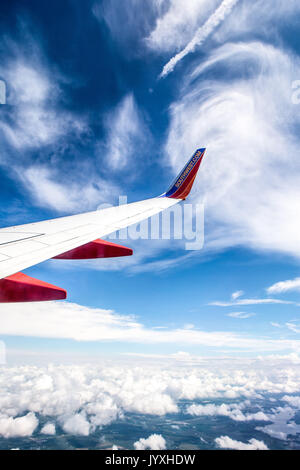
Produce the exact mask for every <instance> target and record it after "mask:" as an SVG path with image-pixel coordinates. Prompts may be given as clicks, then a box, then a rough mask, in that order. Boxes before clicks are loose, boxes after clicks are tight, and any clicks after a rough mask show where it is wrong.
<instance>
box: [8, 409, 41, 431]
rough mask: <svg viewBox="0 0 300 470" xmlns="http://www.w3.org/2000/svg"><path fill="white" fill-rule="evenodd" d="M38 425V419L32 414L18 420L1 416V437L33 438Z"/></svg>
mask: <svg viewBox="0 0 300 470" xmlns="http://www.w3.org/2000/svg"><path fill="white" fill-rule="evenodd" d="M1 411H2V410H1ZM3 411H4V412H5V410H3ZM38 424H39V422H38V419H37V418H36V416H35V414H34V413H32V412H30V413H27V414H26V415H25V416H21V417H18V418H13V417H11V416H3V415H0V435H1V436H3V437H25V436H31V435H32V433H33V432H34V430H35V429H36V428H37V426H38Z"/></svg>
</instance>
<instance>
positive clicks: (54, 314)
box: [0, 302, 300, 351]
mask: <svg viewBox="0 0 300 470" xmlns="http://www.w3.org/2000/svg"><path fill="white" fill-rule="evenodd" d="M0 318H1V322H0V334H2V335H14V336H19V335H20V336H32V337H43V338H65V339H73V340H77V341H112V342H115V341H122V342H123V343H126V342H130V343H142V344H157V343H166V344H172V343H175V344H189V345H191V344H194V345H198V346H206V347H214V348H223V349H224V348H228V349H229V350H232V349H240V350H252V351H282V350H287V349H288V350H294V351H297V350H299V348H300V345H299V344H300V343H299V341H298V340H289V339H286V340H285V339H278V340H277V339H274V340H273V339H269V338H268V339H266V338H259V337H257V338H255V337H250V336H246V335H241V334H236V333H232V332H227V331H212V332H206V331H202V330H197V329H195V328H193V329H185V328H184V327H182V328H177V329H170V328H167V329H155V328H147V327H145V326H144V325H143V324H141V323H139V322H137V321H136V320H135V319H134V317H131V316H125V315H119V314H117V313H115V312H114V311H112V310H104V309H100V308H89V307H85V306H82V305H78V304H74V303H70V302H35V303H32V304H30V303H28V304H23V305H22V310H20V306H19V305H18V304H5V305H1V306H0ZM57 325H59V328H57Z"/></svg>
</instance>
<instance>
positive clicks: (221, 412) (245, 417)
mask: <svg viewBox="0 0 300 470" xmlns="http://www.w3.org/2000/svg"><path fill="white" fill-rule="evenodd" d="M245 406H246V405H245V404H244V403H240V404H231V405H227V404H226V403H223V404H221V405H215V404H208V405H196V404H193V405H190V406H188V407H187V413H188V414H190V415H193V416H227V417H228V418H230V419H232V420H234V421H270V419H269V417H268V416H267V415H266V414H265V413H263V412H262V411H258V412H256V413H246V414H245V413H243V412H242V410H243V409H244V408H245Z"/></svg>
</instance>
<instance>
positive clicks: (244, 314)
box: [227, 312, 256, 319]
mask: <svg viewBox="0 0 300 470" xmlns="http://www.w3.org/2000/svg"><path fill="white" fill-rule="evenodd" d="M255 315H256V314H255V313H247V312H232V313H227V316H228V317H232V318H240V319H246V318H250V317H254V316H255Z"/></svg>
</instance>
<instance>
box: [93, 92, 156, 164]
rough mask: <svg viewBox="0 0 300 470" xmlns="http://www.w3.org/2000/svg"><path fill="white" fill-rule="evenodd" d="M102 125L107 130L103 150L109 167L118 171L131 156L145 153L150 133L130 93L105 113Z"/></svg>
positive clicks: (127, 162)
mask: <svg viewBox="0 0 300 470" xmlns="http://www.w3.org/2000/svg"><path fill="white" fill-rule="evenodd" d="M104 125H105V128H106V132H107V138H106V142H105V144H104V152H105V154H106V156H105V158H106V160H107V164H108V166H109V167H111V168H113V169H114V170H115V171H118V170H120V169H122V168H124V167H125V166H126V165H128V164H129V160H130V158H131V157H136V156H137V155H139V154H143V155H144V154H145V147H146V145H145V143H146V140H147V137H148V146H149V140H150V134H149V133H148V131H147V127H146V124H145V121H144V118H143V116H142V113H141V112H140V110H139V108H138V106H137V104H136V101H135V99H134V96H133V95H132V94H129V95H126V96H125V97H124V98H123V100H122V101H121V102H120V103H119V104H118V105H117V107H116V108H115V109H114V110H113V111H111V112H110V113H108V114H107V115H106V117H105V119H104ZM101 147H102V146H100V148H101ZM135 160H136V158H135ZM131 173H132V172H131Z"/></svg>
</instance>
